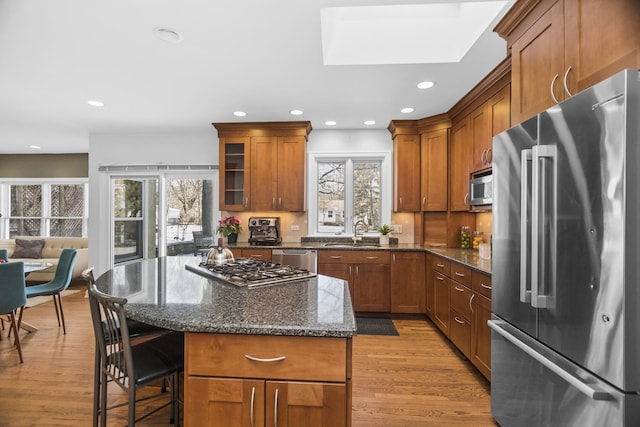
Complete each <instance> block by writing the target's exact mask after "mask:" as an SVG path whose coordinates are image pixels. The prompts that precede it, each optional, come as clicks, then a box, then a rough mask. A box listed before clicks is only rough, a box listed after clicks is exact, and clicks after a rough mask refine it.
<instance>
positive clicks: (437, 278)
mask: <svg viewBox="0 0 640 427" xmlns="http://www.w3.org/2000/svg"><path fill="white" fill-rule="evenodd" d="M436 280H440V281H441V282H444V278H442V277H440V276H436Z"/></svg>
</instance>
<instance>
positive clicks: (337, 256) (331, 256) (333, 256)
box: [329, 255, 342, 259]
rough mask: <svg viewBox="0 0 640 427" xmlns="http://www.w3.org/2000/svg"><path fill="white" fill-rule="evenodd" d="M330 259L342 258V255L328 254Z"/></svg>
mask: <svg viewBox="0 0 640 427" xmlns="http://www.w3.org/2000/svg"><path fill="white" fill-rule="evenodd" d="M329 258H331V259H342V255H329Z"/></svg>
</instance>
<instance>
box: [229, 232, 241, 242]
mask: <svg viewBox="0 0 640 427" xmlns="http://www.w3.org/2000/svg"><path fill="white" fill-rule="evenodd" d="M237 241H238V233H231V234H229V235H228V236H227V243H235V242H237Z"/></svg>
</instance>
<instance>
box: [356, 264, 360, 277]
mask: <svg viewBox="0 0 640 427" xmlns="http://www.w3.org/2000/svg"><path fill="white" fill-rule="evenodd" d="M359 275H360V267H358V266H357V265H356V279H357V278H358V276H359Z"/></svg>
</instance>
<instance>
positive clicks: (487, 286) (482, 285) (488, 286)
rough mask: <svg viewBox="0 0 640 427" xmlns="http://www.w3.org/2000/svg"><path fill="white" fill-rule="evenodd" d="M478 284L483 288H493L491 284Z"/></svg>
mask: <svg viewBox="0 0 640 427" xmlns="http://www.w3.org/2000/svg"><path fill="white" fill-rule="evenodd" d="M480 286H481V287H483V288H485V289H489V290H491V289H493V288H492V287H491V285H485V284H484V283H480Z"/></svg>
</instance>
